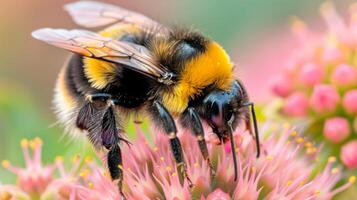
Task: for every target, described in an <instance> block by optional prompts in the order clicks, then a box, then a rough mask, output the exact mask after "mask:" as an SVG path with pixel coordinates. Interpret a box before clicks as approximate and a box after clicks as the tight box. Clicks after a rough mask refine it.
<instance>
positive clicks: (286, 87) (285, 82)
mask: <svg viewBox="0 0 357 200" xmlns="http://www.w3.org/2000/svg"><path fill="white" fill-rule="evenodd" d="M271 87H272V91H273V92H274V93H275V94H276V95H278V96H281V97H285V96H288V95H289V94H290V92H291V90H292V81H291V80H290V79H289V78H288V77H287V76H284V75H282V76H278V77H276V78H275V80H273V82H272V86H271Z"/></svg>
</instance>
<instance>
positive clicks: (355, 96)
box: [343, 89, 357, 114]
mask: <svg viewBox="0 0 357 200" xmlns="http://www.w3.org/2000/svg"><path fill="white" fill-rule="evenodd" d="M343 107H344V108H345V110H346V112H348V113H351V114H352V113H353V114H357V89H354V90H350V91H348V92H346V93H345V96H344V97H343Z"/></svg>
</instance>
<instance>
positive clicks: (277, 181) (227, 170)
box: [75, 125, 352, 200]
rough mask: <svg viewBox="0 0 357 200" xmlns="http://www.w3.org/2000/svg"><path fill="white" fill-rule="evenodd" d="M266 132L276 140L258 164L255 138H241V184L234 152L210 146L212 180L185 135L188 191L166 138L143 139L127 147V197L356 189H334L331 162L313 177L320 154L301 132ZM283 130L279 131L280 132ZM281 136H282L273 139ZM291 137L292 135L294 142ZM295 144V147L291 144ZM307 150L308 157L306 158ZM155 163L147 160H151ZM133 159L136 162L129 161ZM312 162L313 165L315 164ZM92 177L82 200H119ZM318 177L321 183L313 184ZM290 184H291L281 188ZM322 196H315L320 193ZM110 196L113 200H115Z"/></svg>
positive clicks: (290, 194)
mask: <svg viewBox="0 0 357 200" xmlns="http://www.w3.org/2000/svg"><path fill="white" fill-rule="evenodd" d="M269 127H270V126H268V125H267V126H266V127H265V128H263V130H262V131H263V132H264V133H268V132H271V135H270V134H269V135H270V136H269V137H268V139H267V140H266V141H264V142H263V144H262V146H263V147H264V152H265V153H264V154H263V155H262V157H261V158H259V159H258V160H257V159H256V158H255V146H254V140H253V139H252V137H251V136H250V135H249V134H248V133H246V132H244V133H236V136H235V137H236V144H237V149H235V151H237V152H238V154H237V155H238V169H239V170H238V172H239V178H238V180H237V182H234V181H233V175H234V172H233V165H232V159H231V155H230V154H231V152H226V149H225V148H224V147H223V146H217V145H214V144H211V143H209V144H208V146H209V151H210V155H211V160H212V163H213V167H214V169H215V171H216V176H215V177H214V178H213V179H211V177H210V173H209V167H208V165H207V164H206V162H205V161H204V160H203V159H202V156H200V152H199V149H198V148H197V144H196V140H195V139H194V138H193V136H191V135H190V134H182V135H181V136H180V140H181V142H182V145H183V149H184V150H185V157H186V162H187V171H188V175H189V176H190V178H191V180H192V182H193V185H194V187H193V188H192V189H189V188H188V184H187V182H186V181H183V182H182V181H180V178H179V173H178V172H177V171H176V166H175V162H174V161H173V159H172V156H171V153H170V152H169V151H167V149H168V144H167V138H166V136H164V135H163V134H157V133H156V134H155V135H152V137H153V140H154V145H153V146H150V145H149V144H148V142H147V140H146V139H144V137H142V135H141V134H140V132H141V131H140V130H138V131H137V132H138V133H139V139H138V140H136V141H134V142H133V145H132V146H131V147H130V148H127V147H126V146H124V147H123V155H125V158H124V166H123V169H124V174H125V175H124V180H125V182H124V193H125V194H126V197H127V198H128V199H129V200H131V199H148V200H149V199H183V200H186V199H189V200H190V199H202V200H204V199H206V200H208V199H212V200H213V199H222V200H225V199H252V200H256V199H258V198H260V195H261V193H260V191H261V189H262V188H261V185H265V186H264V191H265V193H266V195H267V197H269V198H267V199H271V200H273V199H281V198H285V199H308V198H315V197H317V196H319V197H321V198H327V197H331V196H334V195H335V194H336V193H337V192H340V191H342V190H344V189H346V188H347V187H349V186H350V185H351V184H352V183H346V184H345V185H344V186H343V187H339V188H337V189H335V190H334V189H333V187H334V186H335V184H336V183H337V182H338V181H339V180H340V179H341V173H340V172H334V173H332V172H331V171H332V170H331V168H332V162H330V163H329V164H328V165H326V167H325V168H324V171H323V172H321V173H317V175H316V176H313V177H312V178H311V176H312V173H311V172H312V171H313V170H312V169H314V167H315V166H316V162H314V161H313V159H312V158H313V157H314V156H315V155H316V154H317V153H318V150H317V148H316V147H314V146H313V145H312V144H311V143H310V142H308V141H307V140H304V139H303V138H302V137H301V136H299V135H298V134H297V133H296V132H293V133H294V134H292V132H291V131H290V130H289V129H288V128H287V129H284V130H281V129H280V128H279V129H277V130H275V131H273V130H271V129H270V128H269ZM278 130H279V131H278ZM276 131H278V132H277V133H278V134H274V133H276ZM290 135H293V137H292V138H291V136H290ZM289 140H292V142H288V141H289ZM305 146H308V148H307V150H306V154H302V153H303V152H304V151H305V150H304V147H305ZM138 149H145V150H144V151H141V152H142V153H143V154H145V155H142V156H141V157H131V156H130V155H131V152H134V151H138ZM188 149H189V150H188ZM148 157H149V158H150V159H147V158H148ZM130 158H131V159H130ZM310 158H311V160H310ZM94 169H95V168H93V170H91V171H93V172H92V173H89V175H88V176H87V177H86V179H85V182H84V183H80V186H76V187H75V188H76V193H77V194H78V195H79V199H85V197H88V196H91V197H93V198H92V199H100V198H105V199H108V200H110V199H116V198H118V195H119V194H118V190H117V187H116V185H115V184H114V183H112V182H111V181H110V178H109V177H108V176H105V175H103V173H101V172H98V171H97V172H96V171H95V170H94ZM314 177H316V178H314ZM282 183H287V184H282ZM317 190H319V191H321V192H320V193H319V194H316V191H317ZM110 194H111V195H112V196H110Z"/></svg>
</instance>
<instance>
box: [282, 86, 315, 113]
mask: <svg viewBox="0 0 357 200" xmlns="http://www.w3.org/2000/svg"><path fill="white" fill-rule="evenodd" d="M308 108H309V99H308V98H307V96H306V95H305V94H304V93H302V92H295V93H293V94H291V95H290V96H289V97H287V98H286V102H285V104H284V108H283V111H284V113H286V114H288V115H291V116H296V117H303V116H306V115H307V110H308Z"/></svg>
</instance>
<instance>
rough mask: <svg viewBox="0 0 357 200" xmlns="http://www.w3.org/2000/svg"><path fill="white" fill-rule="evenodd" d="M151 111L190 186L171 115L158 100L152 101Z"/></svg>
mask: <svg viewBox="0 0 357 200" xmlns="http://www.w3.org/2000/svg"><path fill="white" fill-rule="evenodd" d="M151 112H152V115H153V118H154V121H155V122H156V124H157V125H159V126H160V127H161V128H162V129H163V130H164V131H165V133H166V134H167V135H168V136H169V138H170V145H171V151H172V153H173V156H174V158H175V161H176V163H177V167H178V168H179V169H180V171H181V174H182V175H183V176H184V178H186V179H187V181H188V183H189V185H190V187H192V181H191V179H190V178H189V176H188V175H187V168H186V163H185V161H184V157H183V152H182V147H181V143H180V140H179V139H178V137H177V135H176V133H177V129H176V125H175V122H174V120H173V118H172V116H171V115H170V113H169V112H168V111H167V109H166V108H165V107H164V106H163V105H162V104H161V103H159V102H158V101H154V103H153V109H152V110H151Z"/></svg>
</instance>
